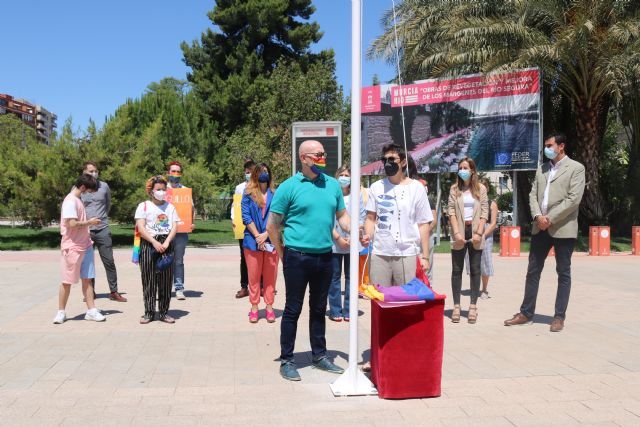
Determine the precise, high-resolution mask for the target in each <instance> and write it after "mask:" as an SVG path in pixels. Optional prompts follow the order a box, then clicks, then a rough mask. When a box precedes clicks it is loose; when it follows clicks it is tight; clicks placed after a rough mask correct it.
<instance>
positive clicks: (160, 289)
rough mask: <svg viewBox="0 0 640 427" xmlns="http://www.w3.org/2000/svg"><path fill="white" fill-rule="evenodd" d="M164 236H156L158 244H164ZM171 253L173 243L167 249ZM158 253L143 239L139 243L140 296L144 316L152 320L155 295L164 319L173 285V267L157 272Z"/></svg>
mask: <svg viewBox="0 0 640 427" xmlns="http://www.w3.org/2000/svg"><path fill="white" fill-rule="evenodd" d="M166 238H167V236H166V235H159V236H156V240H157V241H159V242H160V243H162V242H164V241H165V239H166ZM167 252H168V253H172V252H173V243H171V245H170V246H169V248H168V249H167ZM157 260H158V253H157V252H156V250H155V249H154V248H153V245H152V244H151V243H149V242H147V241H146V240H144V239H141V241H140V276H141V278H142V295H143V297H144V315H145V317H148V318H151V319H153V315H154V313H155V309H156V294H157V298H158V312H159V314H160V317H164V316H165V315H166V314H167V311H169V303H170V302H171V285H172V283H173V266H172V265H171V266H169V267H168V268H167V269H165V270H162V271H159V270H158V269H157V268H156V261H157Z"/></svg>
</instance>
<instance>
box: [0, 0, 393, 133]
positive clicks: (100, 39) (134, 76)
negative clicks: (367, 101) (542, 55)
mask: <svg viewBox="0 0 640 427" xmlns="http://www.w3.org/2000/svg"><path fill="white" fill-rule="evenodd" d="M3 3H4V4H3V6H2V18H3V19H2V30H3V34H4V35H5V39H4V42H3V43H0V93H7V94H9V95H12V96H15V97H18V98H25V99H27V100H29V101H31V102H34V103H37V104H41V105H43V106H44V107H45V108H47V109H49V110H50V111H53V112H54V113H56V114H57V115H58V127H59V128H60V127H62V124H63V123H64V120H65V119H66V118H67V117H69V116H72V117H73V123H74V128H76V129H77V128H78V127H80V128H83V129H84V128H85V127H86V125H87V123H88V121H89V118H93V120H94V121H95V122H96V124H97V125H98V126H102V125H103V123H104V120H105V117H107V116H109V115H110V114H112V113H113V112H114V111H115V109H116V108H117V107H118V106H119V105H121V104H122V103H124V102H125V101H126V99H127V98H135V97H139V96H140V95H141V94H142V93H143V92H144V90H145V88H146V87H147V85H148V84H149V83H151V82H154V81H159V80H160V79H162V78H163V77H167V76H173V77H177V78H185V75H186V72H187V67H186V66H185V65H184V63H183V62H182V51H181V50H180V42H182V41H183V40H184V41H187V42H190V41H191V40H194V39H199V37H200V34H201V33H202V32H203V31H204V30H205V29H206V28H208V27H211V22H210V21H209V19H208V18H207V16H206V13H207V12H208V11H209V10H211V9H213V7H214V1H213V0H187V1H176V0H154V1H151V0H126V1H125V0H109V1H105V2H94V1H87V0H65V1H50V0H32V1H30V2H18V1H12V2H3ZM362 3H363V31H362V33H363V37H362V40H363V50H364V49H366V48H367V46H368V45H369V44H370V43H371V41H373V40H374V39H375V38H376V37H377V36H378V35H380V34H381V32H382V27H381V25H380V17H381V16H382V14H383V13H384V11H385V10H386V9H388V8H390V7H391V0H363V2H362ZM314 5H315V6H316V9H317V10H316V13H315V15H314V16H313V19H314V20H315V21H317V22H318V23H319V24H320V27H321V29H322V31H323V32H324V37H323V38H322V40H321V41H320V43H318V44H317V45H315V46H314V47H313V50H314V51H317V50H320V49H325V48H329V47H330V48H333V49H334V51H335V53H336V61H337V77H338V82H339V83H340V84H341V85H343V87H344V90H345V94H348V93H349V92H350V88H351V1H350V0H314ZM374 74H378V76H379V77H380V79H381V80H382V81H385V80H389V79H391V78H393V76H394V72H393V68H392V67H390V66H388V65H387V64H385V63H383V62H370V61H367V60H366V58H365V59H363V65H362V81H363V85H365V86H366V85H369V84H370V83H371V80H372V76H373V75H374Z"/></svg>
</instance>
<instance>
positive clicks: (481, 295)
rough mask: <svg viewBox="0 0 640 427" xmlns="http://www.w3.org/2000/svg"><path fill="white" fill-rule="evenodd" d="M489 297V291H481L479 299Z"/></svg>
mask: <svg viewBox="0 0 640 427" xmlns="http://www.w3.org/2000/svg"><path fill="white" fill-rule="evenodd" d="M489 298H491V297H490V296H489V292H487V291H483V292H482V293H481V294H480V299H489Z"/></svg>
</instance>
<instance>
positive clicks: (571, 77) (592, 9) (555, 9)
mask: <svg viewBox="0 0 640 427" xmlns="http://www.w3.org/2000/svg"><path fill="white" fill-rule="evenodd" d="M396 23H397V32H398V39H399V43H400V46H401V56H402V61H401V69H402V70H403V72H404V73H405V79H407V80H408V79H416V78H428V77H442V76H447V75H458V74H465V73H471V72H483V73H491V72H503V71H507V70H513V69H518V68H526V67H539V68H540V69H541V70H542V72H543V77H544V81H545V85H544V88H545V90H546V91H547V94H546V96H549V94H552V95H556V98H555V99H554V102H555V103H556V105H557V104H562V100H560V101H559V100H558V97H559V98H564V99H565V100H567V101H568V106H569V107H570V112H571V116H572V118H573V123H569V124H567V123H556V125H557V126H556V129H558V128H560V129H563V130H566V131H567V133H568V134H570V135H573V136H574V137H575V146H576V147H575V150H574V154H575V156H576V157H577V159H578V160H579V161H581V162H582V163H583V164H584V165H585V167H586V179H587V191H585V195H584V198H583V203H582V205H581V208H580V209H581V214H582V216H583V218H584V219H585V220H586V221H587V224H598V223H602V222H603V221H604V220H605V219H606V213H605V203H604V197H603V195H602V194H601V192H600V186H599V176H598V171H599V157H598V156H599V153H600V145H601V142H602V138H603V136H604V132H605V130H606V126H607V116H608V113H609V110H610V107H611V106H612V105H613V103H619V102H621V101H622V99H623V96H624V94H625V90H624V87H625V85H627V84H628V81H625V78H626V77H625V76H629V73H628V72H627V71H628V66H629V64H630V63H631V62H632V61H635V62H634V63H637V58H638V56H640V2H638V1H637V0H405V1H403V2H402V3H401V4H400V5H399V6H398V8H397V20H396ZM393 24H394V16H393V11H389V12H387V13H386V14H385V16H384V17H383V25H384V26H385V32H384V34H383V35H382V36H380V37H379V38H378V39H377V40H375V41H374V43H373V44H372V45H371V47H370V48H369V52H368V54H369V56H370V57H375V58H385V59H387V60H389V61H393V60H394V59H395V34H394V27H393ZM636 78H637V75H636ZM627 93H628V91H627ZM547 125H548V123H545V126H547Z"/></svg>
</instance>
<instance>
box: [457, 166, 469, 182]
mask: <svg viewBox="0 0 640 427" xmlns="http://www.w3.org/2000/svg"><path fill="white" fill-rule="evenodd" d="M458 176H459V177H460V179H462V180H463V181H467V180H468V179H469V178H471V171H470V170H468V169H460V170H459V171H458Z"/></svg>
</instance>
